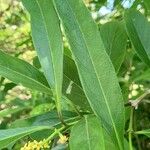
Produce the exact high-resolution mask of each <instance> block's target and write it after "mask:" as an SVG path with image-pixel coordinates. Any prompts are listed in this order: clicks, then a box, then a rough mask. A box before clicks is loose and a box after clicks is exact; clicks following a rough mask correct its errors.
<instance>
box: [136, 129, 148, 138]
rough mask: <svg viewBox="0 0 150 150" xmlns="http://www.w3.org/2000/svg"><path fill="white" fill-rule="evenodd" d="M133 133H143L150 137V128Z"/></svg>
mask: <svg viewBox="0 0 150 150" xmlns="http://www.w3.org/2000/svg"><path fill="white" fill-rule="evenodd" d="M135 134H143V135H146V136H148V137H149V138H150V129H147V130H142V131H137V132H135Z"/></svg>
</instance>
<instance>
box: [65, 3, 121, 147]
mask: <svg viewBox="0 0 150 150" xmlns="http://www.w3.org/2000/svg"><path fill="white" fill-rule="evenodd" d="M66 2H67V3H68V1H67V0H66ZM68 6H69V7H70V9H71V11H72V13H73V16H74V18H75V21H76V23H77V24H78V26H79V30H80V32H81V35H82V38H83V41H84V43H85V46H86V49H87V52H88V54H89V56H90V60H91V63H92V65H93V68H94V71H95V72H94V73H95V75H96V77H97V79H98V82H99V87H100V89H101V91H102V93H103V98H104V99H105V102H106V106H107V109H108V112H109V115H110V118H111V122H112V124H113V128H114V131H115V134H116V138H117V140H118V145H119V147H120V149H122V146H121V143H120V140H119V136H118V133H117V130H116V126H115V123H114V121H113V118H112V115H111V111H110V109H109V106H108V101H107V98H106V96H105V92H104V91H103V89H102V87H101V86H102V85H101V83H100V81H99V78H98V75H97V71H96V68H95V66H94V63H93V60H92V59H91V55H90V52H89V51H88V46H87V43H86V40H85V39H84V36H83V33H82V29H81V27H80V24H79V22H78V20H77V18H76V15H75V14H74V12H73V10H72V7H71V6H70V4H69V3H68ZM83 88H84V87H83ZM89 103H90V104H91V102H90V101H89ZM93 111H95V110H93ZM96 114H97V113H96Z"/></svg>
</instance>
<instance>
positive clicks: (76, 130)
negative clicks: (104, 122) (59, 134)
mask: <svg viewBox="0 0 150 150" xmlns="http://www.w3.org/2000/svg"><path fill="white" fill-rule="evenodd" d="M78 136H80V138H77V137H78ZM69 145H70V149H71V150H77V149H82V150H98V149H99V148H101V149H102V150H105V144H104V137H103V131H102V126H101V124H100V122H99V120H98V119H97V118H96V117H94V116H85V117H84V118H83V119H82V120H80V121H79V122H78V123H77V124H76V125H74V126H73V128H72V130H71V135H70V140H69Z"/></svg>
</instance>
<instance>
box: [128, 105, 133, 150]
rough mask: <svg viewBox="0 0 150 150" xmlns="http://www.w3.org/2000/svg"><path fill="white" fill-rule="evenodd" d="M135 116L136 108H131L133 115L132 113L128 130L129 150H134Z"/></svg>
mask: <svg viewBox="0 0 150 150" xmlns="http://www.w3.org/2000/svg"><path fill="white" fill-rule="evenodd" d="M133 115H134V108H133V107H132V108H131V113H130V122H129V129H128V137H129V150H133V146H132V133H133Z"/></svg>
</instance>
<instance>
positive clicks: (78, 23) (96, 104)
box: [53, 0, 124, 149]
mask: <svg viewBox="0 0 150 150" xmlns="http://www.w3.org/2000/svg"><path fill="white" fill-rule="evenodd" d="M53 2H54V4H55V7H56V9H57V12H58V14H59V16H60V18H61V21H62V23H63V26H64V28H65V32H66V35H67V38H68V40H69V43H70V46H71V49H72V53H73V55H74V58H75V62H76V65H77V68H78V72H79V76H80V80H81V83H82V87H83V89H84V91H85V94H86V96H87V98H88V101H89V103H90V105H91V107H92V109H93V111H94V112H95V114H96V115H97V116H98V117H99V119H101V120H102V123H103V124H104V126H105V128H106V129H107V131H108V132H109V134H111V136H112V138H113V139H114V141H115V142H116V145H118V147H120V149H123V148H122V147H123V130H124V106H123V100H122V95H121V92H120V87H119V84H118V79H117V77H116V74H115V70H114V68H113V65H112V63H111V61H110V59H109V56H108V55H107V53H106V51H105V49H104V46H103V44H102V41H101V37H100V34H99V31H98V28H97V26H96V24H95V23H94V21H93V20H92V18H91V16H90V13H89V12H88V10H87V9H86V8H85V6H84V4H83V2H82V1H81V0H76V1H74V0H54V1H53Z"/></svg>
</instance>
